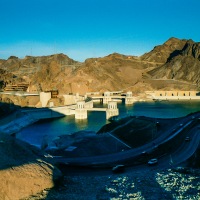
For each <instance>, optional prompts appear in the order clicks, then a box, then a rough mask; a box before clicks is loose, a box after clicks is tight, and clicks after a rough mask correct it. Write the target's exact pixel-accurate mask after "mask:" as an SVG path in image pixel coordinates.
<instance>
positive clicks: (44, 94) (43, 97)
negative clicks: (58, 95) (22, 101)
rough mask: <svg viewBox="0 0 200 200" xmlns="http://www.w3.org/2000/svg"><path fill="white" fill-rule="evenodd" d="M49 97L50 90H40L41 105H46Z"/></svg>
mask: <svg viewBox="0 0 200 200" xmlns="http://www.w3.org/2000/svg"><path fill="white" fill-rule="evenodd" d="M50 99H51V92H40V102H41V104H42V107H46V106H47V103H48V101H49V100H50Z"/></svg>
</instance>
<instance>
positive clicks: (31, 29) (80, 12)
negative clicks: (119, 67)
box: [0, 0, 200, 61]
mask: <svg viewBox="0 0 200 200" xmlns="http://www.w3.org/2000/svg"><path fill="white" fill-rule="evenodd" d="M0 8H1V10H0V27H1V30H0V58H3V59H7V58H8V57H9V56H11V55H15V56H18V57H20V58H23V57H25V56H26V55H32V56H41V55H51V54H54V53H64V54H66V55H68V56H69V57H71V58H72V59H74V60H77V61H84V60H85V59H86V58H91V57H102V56H106V55H108V54H110V53H113V52H118V53H121V54H125V55H136V56H137V55H138V56H139V55H142V54H144V53H146V52H148V51H150V50H152V49H153V47H154V46H156V45H160V44H163V43H164V42H165V41H166V40H168V39H169V38H170V37H177V38H180V39H193V40H194V41H195V42H200V14H199V9H200V1H199V0H0Z"/></svg>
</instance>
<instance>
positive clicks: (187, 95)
mask: <svg viewBox="0 0 200 200" xmlns="http://www.w3.org/2000/svg"><path fill="white" fill-rule="evenodd" d="M146 94H147V95H148V96H150V98H152V99H154V100H200V96H198V95H197V94H199V91H147V92H146Z"/></svg>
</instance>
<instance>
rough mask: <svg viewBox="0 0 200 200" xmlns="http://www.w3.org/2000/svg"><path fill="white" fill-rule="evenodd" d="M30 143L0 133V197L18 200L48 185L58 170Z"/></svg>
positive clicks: (50, 186) (56, 176) (56, 177)
mask: <svg viewBox="0 0 200 200" xmlns="http://www.w3.org/2000/svg"><path fill="white" fill-rule="evenodd" d="M40 155H41V154H39V151H37V150H36V149H34V148H33V147H31V146H30V145H28V144H26V143H24V142H21V141H18V140H16V139H15V138H13V137H11V136H8V135H4V134H1V135H0V157H1V159H0V184H1V187H0V199H2V200H3V199H8V200H18V199H23V198H26V197H29V196H31V195H34V194H36V193H39V192H41V191H42V190H44V189H46V188H52V187H53V186H54V181H55V180H58V179H59V178H61V172H60V171H59V170H58V169H57V168H55V167H54V166H53V165H51V164H50V163H48V162H46V161H45V159H44V157H42V156H40Z"/></svg>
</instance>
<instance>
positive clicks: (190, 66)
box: [149, 40, 200, 86]
mask: <svg viewBox="0 0 200 200" xmlns="http://www.w3.org/2000/svg"><path fill="white" fill-rule="evenodd" d="M149 74H151V75H152V78H156V79H173V80H182V81H186V82H189V83H194V84H197V86H198V85H199V82H200V43H194V42H193V41H191V40H189V41H187V42H186V44H185V45H184V47H183V49H182V50H179V51H178V52H177V53H176V54H174V56H171V58H170V59H169V60H168V61H167V62H166V63H165V64H164V65H163V66H161V67H160V68H157V69H154V70H152V71H150V72H149Z"/></svg>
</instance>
